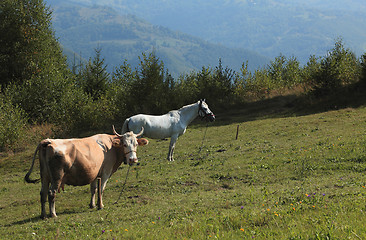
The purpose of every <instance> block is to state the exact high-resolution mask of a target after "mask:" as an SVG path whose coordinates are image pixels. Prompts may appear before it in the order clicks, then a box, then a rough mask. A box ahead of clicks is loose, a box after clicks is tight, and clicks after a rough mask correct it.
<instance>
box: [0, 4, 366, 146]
mask: <svg viewBox="0 0 366 240" xmlns="http://www.w3.org/2000/svg"><path fill="white" fill-rule="evenodd" d="M95 9H99V7H97V8H95ZM76 11H81V10H80V9H78V10H76ZM106 12H107V13H106V14H105V15H104V16H105V17H108V16H109V15H108V12H109V10H107V11H106ZM71 13H72V12H71ZM87 13H88V14H89V15H90V16H89V18H90V19H93V16H94V15H97V16H99V15H98V14H100V16H103V13H105V12H104V11H101V12H99V10H98V11H97V12H90V11H89V9H88V11H87ZM87 13H85V14H87ZM52 16H53V15H52V12H51V10H50V9H49V8H48V7H47V6H45V4H44V2H43V1H42V0H28V1H21V2H17V1H12V0H5V1H3V2H1V4H0V20H1V21H0V23H1V24H0V33H1V34H0V48H1V52H0V66H1V71H0V80H1V82H0V84H1V86H0V91H1V92H0V151H15V150H21V149H22V143H23V141H29V138H31V139H32V137H33V139H38V138H41V137H43V138H44V137H45V136H51V137H52V136H58V137H62V136H82V135H85V134H88V133H90V132H93V133H95V132H102V131H103V132H104V131H108V130H110V128H111V125H112V124H116V125H118V124H121V123H122V122H123V121H124V119H125V118H126V117H128V116H131V115H133V114H137V113H148V114H163V113H166V112H167V111H169V110H171V109H177V108H179V107H182V106H183V105H186V104H190V103H193V102H196V101H198V100H199V99H201V98H206V99H207V102H208V103H209V105H210V108H211V109H213V111H214V112H220V111H228V110H229V109H230V108H231V107H233V106H240V107H246V106H247V105H246V104H248V103H251V102H255V101H261V100H266V99H271V98H273V97H275V96H281V95H289V94H293V95H295V97H290V98H288V99H287V100H286V101H284V102H282V103H281V104H280V106H279V109H282V108H285V109H288V110H289V111H292V112H296V111H298V110H299V109H305V110H309V109H312V110H313V111H314V110H315V109H317V110H321V111H322V110H328V109H334V108H339V107H345V106H350V105H353V104H358V105H359V104H363V103H364V102H363V101H364V92H363V91H364V89H365V85H366V84H365V82H366V54H363V55H362V56H361V58H358V57H357V56H356V54H355V53H354V52H353V51H352V50H351V49H350V48H348V47H347V46H346V45H345V44H344V42H343V41H342V40H341V39H337V40H336V41H335V42H334V44H333V46H332V48H331V49H329V52H328V54H326V55H324V56H321V57H315V56H312V57H310V58H309V59H308V61H307V63H306V64H305V65H301V64H300V62H299V60H297V58H296V57H286V56H284V55H279V56H277V57H275V58H274V59H273V60H271V61H270V63H269V64H268V65H266V66H265V67H263V68H260V69H256V70H254V71H253V70H250V69H249V68H248V65H249V64H250V63H248V62H241V68H240V69H239V71H233V69H232V68H231V66H226V64H224V63H223V62H222V61H221V60H218V63H217V64H216V65H215V66H207V65H202V66H201V68H200V70H196V71H191V72H189V73H186V74H183V75H180V76H179V77H174V76H172V74H171V72H170V70H169V69H168V68H167V67H166V65H165V59H164V58H162V57H159V56H158V55H157V54H156V52H154V51H150V52H145V53H141V54H140V55H138V56H139V61H138V65H137V66H136V67H133V66H132V64H131V63H130V62H129V61H123V60H121V62H120V63H119V65H118V66H115V68H114V69H113V71H109V70H108V69H107V66H106V61H105V58H104V57H103V51H104V50H103V49H99V48H96V49H94V48H93V50H90V51H94V53H93V57H91V58H89V59H88V60H87V61H86V62H79V63H77V64H76V62H75V64H74V65H73V66H72V68H71V69H70V68H69V67H68V66H67V64H66V58H65V56H64V52H62V48H61V46H60V45H59V43H58V42H57V41H56V37H55V32H54V30H53V27H52V21H51V19H52ZM98 19H101V21H102V20H103V21H104V20H105V19H103V18H102V17H100V18H99V17H98V18H95V19H94V21H95V22H94V26H95V27H98ZM80 21H82V20H80ZM63 24H65V25H70V23H68V22H64V23H63ZM149 26H150V27H151V25H149ZM137 27H138V26H136V28H137ZM106 30H109V31H110V32H111V33H113V32H114V31H113V28H112V30H111V29H108V28H106ZM160 30H161V29H160ZM157 31H159V29H157ZM134 34H136V32H134V33H131V32H128V31H127V32H126V34H125V35H128V36H131V37H133V36H134ZM91 36H92V35H90V36H89V37H91ZM75 45H77V44H76V43H75ZM201 47H203V46H201ZM198 49H200V48H198ZM296 96H297V97H296ZM257 106H258V105H257ZM264 107H265V105H260V108H264ZM277 110H278V108H277V109H276V110H275V111H277ZM255 111H256V110H255ZM271 111H273V110H269V112H271ZM280 111H281V110H280ZM265 114H268V111H266V113H265ZM39 128H41V129H43V128H45V129H43V130H40V131H39V130H37V129H39ZM24 136H26V138H24Z"/></svg>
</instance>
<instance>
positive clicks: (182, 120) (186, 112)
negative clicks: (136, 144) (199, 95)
mask: <svg viewBox="0 0 366 240" xmlns="http://www.w3.org/2000/svg"><path fill="white" fill-rule="evenodd" d="M197 116H200V117H201V118H202V119H203V118H206V119H207V120H209V121H211V122H212V121H214V120H215V115H214V114H213V113H212V112H211V110H210V109H209V108H208V105H207V103H206V102H205V100H199V101H198V102H196V103H193V104H190V105H186V106H183V107H182V108H180V109H179V110H172V111H170V112H168V113H167V114H164V115H160V116H152V115H145V114H138V115H135V116H132V117H130V118H127V119H126V120H125V122H124V124H123V127H122V134H124V133H126V132H129V131H133V132H134V133H138V132H140V131H141V129H142V128H144V136H145V137H148V138H155V139H164V138H169V137H170V138H171V139H170V145H169V152H168V160H169V161H174V159H173V151H174V147H175V142H176V141H177V139H178V137H179V136H181V135H183V134H184V133H185V131H186V128H187V126H188V124H190V123H191V122H192V121H193V120H194V119H195V118H196V117H197Z"/></svg>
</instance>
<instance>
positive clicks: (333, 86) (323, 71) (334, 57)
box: [313, 40, 359, 96]
mask: <svg viewBox="0 0 366 240" xmlns="http://www.w3.org/2000/svg"><path fill="white" fill-rule="evenodd" d="M358 80H359V62H358V60H357V58H356V56H355V54H354V53H353V52H352V51H351V50H350V49H346V48H344V46H343V43H342V40H338V41H336V43H335V45H334V48H333V49H332V51H330V52H329V53H328V55H327V56H325V57H324V58H323V59H322V60H321V63H320V70H319V71H318V73H317V74H316V75H315V76H314V81H313V88H314V89H315V91H316V93H317V95H318V96H323V95H326V94H331V93H333V92H334V91H335V90H337V89H339V88H340V87H342V86H345V85H347V84H351V83H355V82H357V81H358Z"/></svg>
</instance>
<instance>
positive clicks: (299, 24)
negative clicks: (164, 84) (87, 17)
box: [78, 0, 366, 63]
mask: <svg viewBox="0 0 366 240" xmlns="http://www.w3.org/2000/svg"><path fill="white" fill-rule="evenodd" d="M78 2H80V3H84V4H99V5H107V6H111V7H113V8H114V9H116V10H117V11H118V12H120V13H130V14H134V15H136V16H138V17H141V18H143V19H145V20H147V21H149V22H151V23H153V24H157V25H161V26H165V27H168V28H170V29H173V30H179V31H182V32H184V33H188V34H192V35H194V36H197V37H200V38H202V39H205V40H207V41H210V42H215V43H221V44H223V45H224V46H228V47H235V48H244V49H250V50H254V51H256V52H259V53H260V54H262V55H264V56H267V57H270V58H274V57H276V56H278V55H279V54H281V53H282V54H283V55H285V56H296V57H297V58H298V59H299V60H300V62H301V63H305V62H306V61H307V60H308V58H309V56H310V55H316V56H323V55H325V54H326V52H327V51H328V50H329V49H330V48H331V47H332V44H333V42H334V40H335V39H336V38H337V37H339V36H342V37H343V39H344V41H345V43H346V44H347V46H349V47H350V48H351V49H352V50H353V51H354V52H355V53H356V54H357V55H358V56H360V55H361V54H363V53H364V52H365V50H366V40H365V39H366V25H365V22H366V4H365V2H364V1H362V0H350V1H343V0H336V1H333V0H323V1H320V0H313V1H301V0H296V1H291V0H226V1H222V0H187V1H179V0H172V1H161V0H153V1H152V0H142V1H135V0H103V1H97V0H81V1H78Z"/></svg>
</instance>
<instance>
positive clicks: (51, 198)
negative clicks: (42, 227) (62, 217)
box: [48, 183, 58, 217]
mask: <svg viewBox="0 0 366 240" xmlns="http://www.w3.org/2000/svg"><path fill="white" fill-rule="evenodd" d="M57 189H58V186H56V187H55V184H53V183H52V184H51V187H50V189H49V190H48V204H49V205H50V216H51V217H57V215H56V207H55V198H56V192H57Z"/></svg>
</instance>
